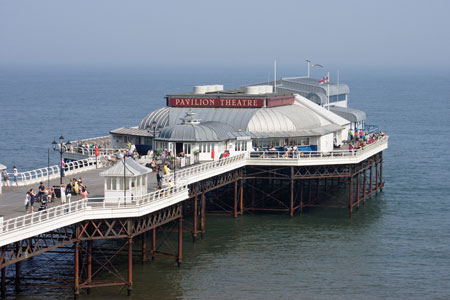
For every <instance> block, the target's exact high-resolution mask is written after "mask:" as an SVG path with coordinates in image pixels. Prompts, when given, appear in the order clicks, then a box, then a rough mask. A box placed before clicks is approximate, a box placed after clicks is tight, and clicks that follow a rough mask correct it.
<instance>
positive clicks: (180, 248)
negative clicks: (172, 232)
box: [177, 217, 183, 267]
mask: <svg viewBox="0 0 450 300" xmlns="http://www.w3.org/2000/svg"><path fill="white" fill-rule="evenodd" d="M182 261H183V217H180V218H179V219H178V255H177V264H178V267H180V266H181V262H182Z"/></svg>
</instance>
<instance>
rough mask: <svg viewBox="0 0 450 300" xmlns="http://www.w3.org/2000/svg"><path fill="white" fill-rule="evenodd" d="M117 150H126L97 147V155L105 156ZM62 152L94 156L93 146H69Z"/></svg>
mask: <svg viewBox="0 0 450 300" xmlns="http://www.w3.org/2000/svg"><path fill="white" fill-rule="evenodd" d="M119 151H128V150H126V149H113V148H99V149H98V155H99V156H106V155H108V154H109V153H111V154H116V153H117V152H119ZM64 153H73V154H81V155H87V156H95V148H87V149H86V148H84V147H81V146H80V147H69V148H68V149H66V150H65V152H64Z"/></svg>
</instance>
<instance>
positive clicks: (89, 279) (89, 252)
mask: <svg viewBox="0 0 450 300" xmlns="http://www.w3.org/2000/svg"><path fill="white" fill-rule="evenodd" d="M93 243H94V241H93V240H90V241H88V242H87V255H88V265H87V283H88V284H91V283H92V244H93ZM87 293H88V294H90V293H91V289H90V288H88V289H87Z"/></svg>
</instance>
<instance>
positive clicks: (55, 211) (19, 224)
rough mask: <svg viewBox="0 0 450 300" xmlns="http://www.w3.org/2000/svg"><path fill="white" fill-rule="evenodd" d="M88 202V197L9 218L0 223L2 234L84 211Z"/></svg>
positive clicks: (0, 232)
mask: <svg viewBox="0 0 450 300" xmlns="http://www.w3.org/2000/svg"><path fill="white" fill-rule="evenodd" d="M86 204H87V200H86V199H84V200H78V201H73V202H70V203H66V204H62V205H58V206H55V207H51V208H48V209H45V210H41V211H36V212H33V213H29V214H26V215H23V216H20V217H16V218H12V219H8V220H6V221H3V224H0V234H2V233H8V232H11V231H14V230H19V229H23V228H25V227H28V226H30V227H31V226H35V225H37V224H40V223H43V222H48V221H51V220H55V219H57V218H61V217H65V216H67V215H70V214H74V213H77V212H80V211H83V210H84V209H85V208H86Z"/></svg>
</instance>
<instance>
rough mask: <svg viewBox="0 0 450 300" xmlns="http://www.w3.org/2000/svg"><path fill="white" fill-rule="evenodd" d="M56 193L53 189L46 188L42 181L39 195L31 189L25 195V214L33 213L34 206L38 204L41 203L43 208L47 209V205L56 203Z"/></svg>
mask: <svg viewBox="0 0 450 300" xmlns="http://www.w3.org/2000/svg"><path fill="white" fill-rule="evenodd" d="M55 199H56V192H55V188H53V187H50V186H48V187H46V186H45V185H44V183H43V182H42V181H41V182H40V183H39V187H38V193H37V194H36V192H35V190H34V189H33V188H31V189H30V190H29V191H28V192H27V193H26V195H25V203H24V204H25V212H27V213H28V212H33V211H34V204H35V203H36V202H38V203H40V205H41V208H46V207H47V203H50V202H52V201H55Z"/></svg>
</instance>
